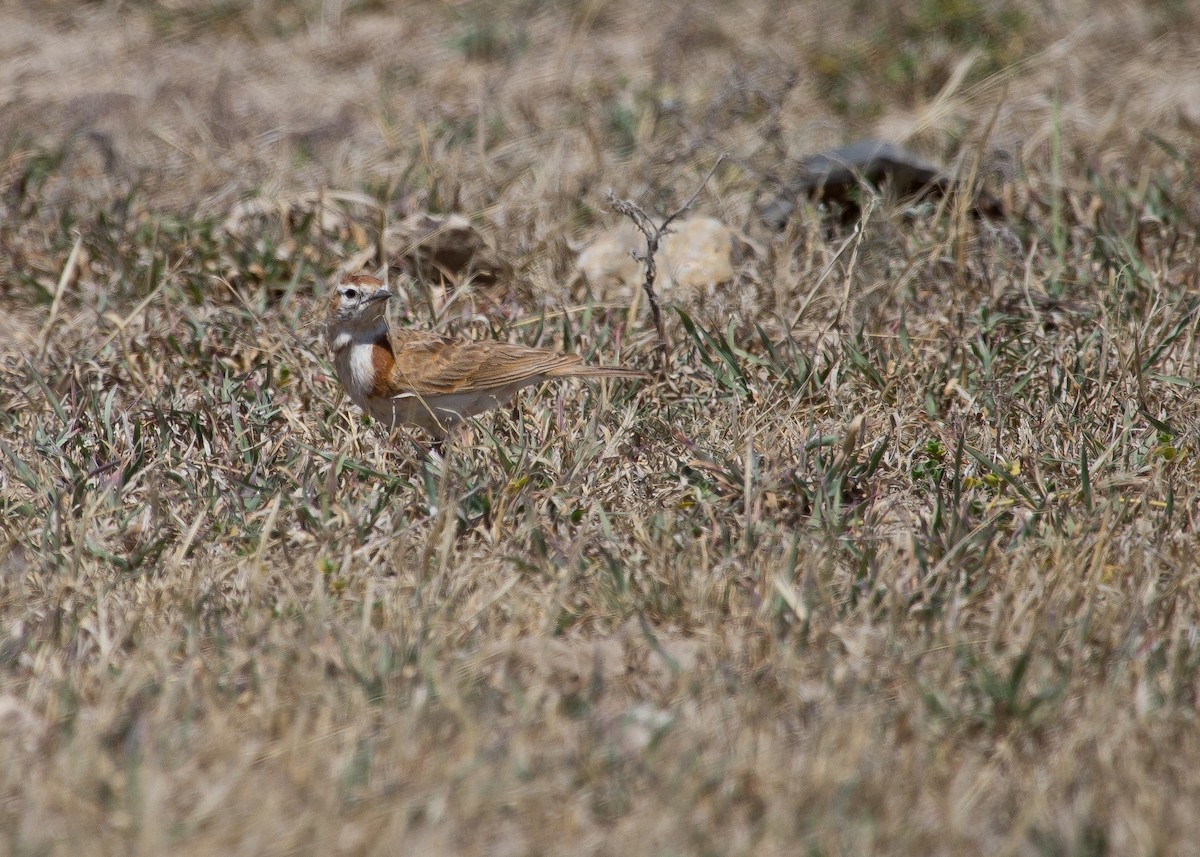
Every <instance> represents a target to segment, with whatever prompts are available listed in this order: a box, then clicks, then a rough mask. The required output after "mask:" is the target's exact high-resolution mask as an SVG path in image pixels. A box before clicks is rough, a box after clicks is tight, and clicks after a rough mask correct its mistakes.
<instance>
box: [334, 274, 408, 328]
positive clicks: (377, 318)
mask: <svg viewBox="0 0 1200 857" xmlns="http://www.w3.org/2000/svg"><path fill="white" fill-rule="evenodd" d="M390 297H392V293H391V292H390V291H389V290H388V287H387V286H385V285H384V284H383V282H382V281H380V280H378V279H376V278H375V277H371V276H368V275H366V274H348V275H347V276H345V277H342V279H341V281H340V282H339V283H338V285H337V288H336V289H334V290H333V292H332V293H331V294H330V295H329V303H328V310H329V312H328V321H327V332H328V334H329V338H330V341H331V342H334V343H335V345H336V344H337V343H336V340H338V339H340V338H342V337H350V338H354V337H356V336H373V335H376V334H378V333H379V332H380V331H382V330H386V329H387V311H386V310H387V302H388V298H390Z"/></svg>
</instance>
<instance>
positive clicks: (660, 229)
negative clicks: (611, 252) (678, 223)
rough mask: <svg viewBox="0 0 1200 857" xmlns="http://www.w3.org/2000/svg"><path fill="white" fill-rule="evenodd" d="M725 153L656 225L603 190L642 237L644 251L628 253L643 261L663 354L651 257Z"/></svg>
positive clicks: (644, 284)
mask: <svg viewBox="0 0 1200 857" xmlns="http://www.w3.org/2000/svg"><path fill="white" fill-rule="evenodd" d="M726 157H728V155H721V156H720V157H719V158H717V162H716V163H715V164H713V165H712V169H711V170H709V171H708V175H707V176H705V177H704V181H702V182H700V186H699V187H697V188H696V190H695V192H694V193H693V194H692V195H691V198H689V199H688V201H687V202H685V203H684V204H683V206H682V207H680V208H678V209H676V210H675V211H674V212H672V213H671V214H670V215H668V216H667V218H666V220H664V221H663V222H662V223H660V224H659V225H657V226H655V225H654V221H653V220H652V219H651V217H650V215H648V214H647V213H646V212H645V211H643V210H642V208H641V207H640V206H639V205H638V204H637V203H636V202H634V201H633V200H631V199H617V198H616V196H614V195H613V192H612V191H611V190H609V191H608V193H607V194H605V199H606V200H607V202H608V204H609V206H610V207H611V208H612V209H613V211H616V212H617V213H618V214H622V215H624V216H625V217H628V218H629V219H630V220H632V221H633V225H634V226H636V227H637V228H638V231H639V232H641V233H642V235H643V236H644V237H645V239H646V252H645V253H638V252H637V251H636V250H635V251H634V252H633V254H632V255H633V258H634V259H636V260H637V261H638V262H641V263H642V264H643V265H645V270H646V276H645V279H644V280H643V281H642V289H643V290H644V291H645V292H646V298H647V300H649V302H650V315H651V317H652V318H653V319H654V328H655V330H657V331H658V344H659V349H660V350H661V351H662V353H663V356H664V358H665V357H666V353H667V333H666V328H665V327H664V326H663V320H662V308H661V307H660V306H659V303H658V293H657V292H655V291H654V281H655V279H656V278H657V277H658V264H657V262H656V261H655V257H656V256H657V255H658V247H659V244H660V243H662V240H663V238H665V237H666V236H667V235H669V234H670V233H671V229H670V226H671V224H672V223H673V222H674V221H675V220H677V219H679V218H680V217H682V216H683V215H684V214H685V213H686V212H687V211H688V209H690V208H691V207H692V204H693V203H695V201H696V199H697V198H698V197H699V196H700V192H701V191H702V190H704V187H705V185H707V184H708V182H709V180H710V179H712V177H713V175H714V174H715V173H716V171H717V167H719V166H721V162H722V161H724V160H725V158H726ZM664 363H665V360H664Z"/></svg>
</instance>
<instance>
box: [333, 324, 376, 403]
mask: <svg viewBox="0 0 1200 857" xmlns="http://www.w3.org/2000/svg"><path fill="white" fill-rule="evenodd" d="M387 332H388V325H387V320H386V319H382V318H381V319H378V320H376V321H373V322H371V323H370V324H364V325H356V324H345V323H343V324H340V325H337V326H336V327H335V326H334V325H330V329H329V333H328V336H329V347H330V348H331V349H332V350H333V365H334V369H335V370H336V371H337V374H338V378H339V379H340V380H341V382H342V386H343V387H345V388H346V392H347V393H348V394H349V395H350V398H351V400H352V401H354V402H356V403H357V404H358V405H360V406H362V407H366V405H365V401H366V398H367V396H368V394H369V393H370V392H371V390H372V389H373V388H374V386H375V364H374V361H373V360H372V357H373V350H374V344H375V342H376V341H377V340H378V339H380V337H383V336H386V335H387Z"/></svg>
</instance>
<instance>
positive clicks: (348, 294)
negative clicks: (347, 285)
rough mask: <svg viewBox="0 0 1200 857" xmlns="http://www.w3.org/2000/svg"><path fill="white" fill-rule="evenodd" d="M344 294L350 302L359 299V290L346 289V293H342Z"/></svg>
mask: <svg viewBox="0 0 1200 857" xmlns="http://www.w3.org/2000/svg"><path fill="white" fill-rule="evenodd" d="M342 294H343V295H345V296H346V297H348V298H350V300H354V299H355V298H356V297H358V290H357V289H346V291H344V292H342Z"/></svg>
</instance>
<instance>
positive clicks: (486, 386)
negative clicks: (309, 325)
mask: <svg viewBox="0 0 1200 857" xmlns="http://www.w3.org/2000/svg"><path fill="white" fill-rule="evenodd" d="M391 297H392V293H391V292H390V291H388V289H387V287H386V286H384V284H383V283H382V282H380V281H379V280H377V279H376V278H375V277H370V276H367V275H365V274H352V275H349V276H346V277H344V278H343V279H342V281H341V283H339V284H338V287H337V289H335V290H334V291H333V293H332V294H331V295H330V298H329V307H328V311H329V315H328V321H327V324H326V337H327V339H328V341H329V347H330V348H331V349H332V350H333V363H334V368H335V369H336V371H337V375H338V380H340V381H341V382H342V387H343V388H344V389H345V390H346V393H347V395H349V396H350V399H351V400H352V401H353V402H354V403H355V404H357V405H358V406H359V407H361V408H362V409H363V410H365V411H366V412H367V413H369V414H370V415H371V416H373V417H374V418H375V419H377V420H379V421H380V422H382V423H383V424H384V425H387V426H389V427H395V426H397V425H402V424H403V425H410V426H417V427H419V428H422V429H424V430H426V431H427V432H430V433H431V434H433V435H435V436H436V437H443V436H444V435H445V433H446V431H447V430H448V429H449V428H450V427H451V426H453V425H454V424H455V423H458V422H461V421H462V420H464V419H467V418H468V417H472V416H474V415H476V414H480V413H482V412H484V411H487V410H490V409H491V408H494V407H496V406H498V405H501V404H503V403H504V402H506V401H508V400H509V399H510V398H511V397H512V396H513V394H514V393H516V392H517V391H518V390H520V389H521V388H522V387H528V386H531V385H533V384H539V383H541V382H542V381H545V380H548V379H551V378H570V377H583V378H644V377H646V376H645V373H642V372H638V371H636V370H633V369H626V368H624V367H608V366H585V365H583V358H582V357H580V356H579V355H578V354H559V353H556V352H553V351H549V350H547V349H544V348H530V347H528V346H525V345H512V344H509V343H507V342H495V341H491V340H486V341H480V342H473V341H465V340H456V339H450V338H448V337H444V336H439V335H437V334H433V333H425V332H422V331H415V330H407V329H398V330H391V329H389V326H388V321H387V313H386V307H387V302H388V299H389V298H391Z"/></svg>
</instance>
